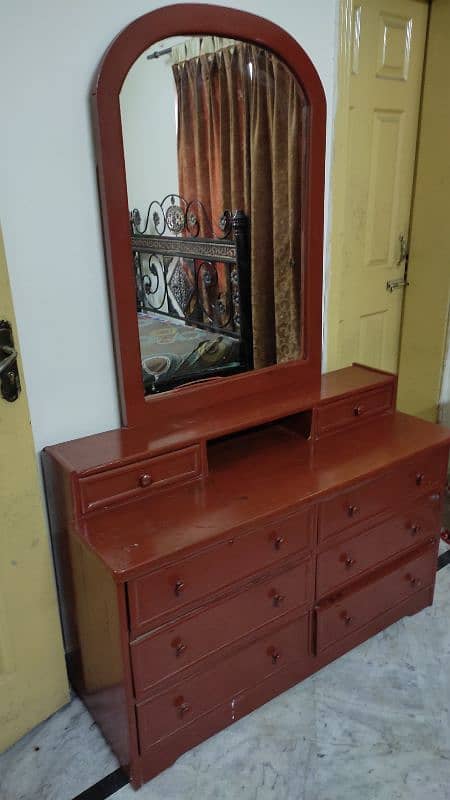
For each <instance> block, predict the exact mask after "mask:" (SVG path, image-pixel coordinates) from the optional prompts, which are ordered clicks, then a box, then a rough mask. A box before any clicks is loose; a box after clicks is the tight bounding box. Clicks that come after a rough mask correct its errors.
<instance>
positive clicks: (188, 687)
mask: <svg viewBox="0 0 450 800" xmlns="http://www.w3.org/2000/svg"><path fill="white" fill-rule="evenodd" d="M272 627H273V626H272ZM308 640H309V616H308V615H305V616H302V617H301V618H300V619H296V620H295V621H294V622H290V623H289V624H287V625H285V626H283V627H278V626H277V627H276V628H275V629H274V630H272V631H271V632H270V633H267V634H266V635H265V636H263V637H261V638H259V639H257V640H256V641H253V642H252V643H251V644H248V645H247V646H245V647H243V648H242V649H241V650H238V651H237V652H235V653H234V654H232V655H230V656H229V657H228V658H225V659H223V660H221V661H220V663H217V664H216V665H215V666H214V667H212V668H211V669H209V670H207V671H204V672H200V673H199V674H197V675H195V676H194V677H192V678H190V679H189V680H186V681H182V682H181V683H179V684H177V686H174V687H173V688H172V689H170V690H169V691H167V692H164V693H162V694H160V695H158V696H157V697H154V698H153V699H151V700H147V701H145V702H142V703H139V704H138V705H137V706H136V711H137V720H138V730H139V743H140V749H141V752H144V751H145V750H146V748H148V747H150V746H151V745H152V744H154V743H155V742H156V741H158V740H159V739H162V738H163V737H165V736H168V735H169V734H171V733H172V732H173V731H176V730H177V729H179V728H182V727H183V726H184V725H187V724H188V723H190V722H191V721H192V720H194V719H196V717H199V716H200V715H202V714H205V713H206V712H207V711H209V710H210V709H212V708H214V707H215V706H218V705H220V704H221V703H223V702H225V701H226V700H228V699H229V698H232V697H233V696H234V695H235V694H237V693H238V692H241V691H242V690H244V689H247V688H248V687H251V686H254V685H255V684H256V683H258V681H262V680H264V678H266V677H267V676H268V675H271V674H272V673H274V672H275V671H276V670H278V669H281V668H282V667H284V666H286V665H287V664H289V663H290V662H294V661H301V660H302V659H303V660H305V662H306V661H307V660H308V658H309V647H308Z"/></svg>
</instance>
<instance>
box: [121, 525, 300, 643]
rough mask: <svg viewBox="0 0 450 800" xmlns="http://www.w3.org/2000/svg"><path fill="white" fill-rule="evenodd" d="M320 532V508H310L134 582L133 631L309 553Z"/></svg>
mask: <svg viewBox="0 0 450 800" xmlns="http://www.w3.org/2000/svg"><path fill="white" fill-rule="evenodd" d="M314 533H315V509H309V510H307V511H303V512H300V513H296V514H292V515H291V516H289V517H285V518H282V519H279V520H277V521H276V522H274V523H272V524H271V525H266V526H263V527H261V528H260V529H259V530H257V531H253V532H251V533H248V534H246V535H244V536H239V537H236V538H230V539H229V540H227V541H226V542H221V543H220V544H219V545H217V546H215V547H211V548H209V549H208V550H206V551H203V552H202V553H200V554H199V555H196V556H192V557H190V558H187V559H185V560H183V561H179V562H178V563H175V564H172V565H170V566H168V567H164V568H162V569H160V570H158V571H155V572H153V573H150V574H149V575H145V576H143V577H142V578H137V579H136V580H134V581H131V582H130V583H129V585H128V598H129V608H130V623H131V630H132V632H133V633H137V632H139V631H143V630H144V629H145V628H147V629H148V627H149V622H150V621H152V620H155V619H156V618H159V617H161V615H164V614H167V613H171V614H174V613H178V612H181V611H182V610H183V611H184V609H185V606H187V605H188V604H190V603H195V602H198V601H199V600H201V599H202V598H204V597H206V596H207V595H209V594H211V593H212V592H215V591H217V590H219V589H223V588H224V587H226V586H229V585H230V584H232V583H234V582H235V581H238V580H241V579H244V578H247V577H248V576H251V575H253V574H254V573H256V572H258V571H259V570H263V569H268V568H270V569H272V568H273V566H274V565H276V564H277V563H280V562H281V561H282V560H283V559H285V558H286V557H287V556H292V555H294V554H295V553H301V552H305V553H306V552H308V551H309V550H311V547H312V542H313V536H314ZM155 624H156V623H155ZM158 624H160V623H158Z"/></svg>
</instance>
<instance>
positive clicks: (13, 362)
mask: <svg viewBox="0 0 450 800" xmlns="http://www.w3.org/2000/svg"><path fill="white" fill-rule="evenodd" d="M19 392H20V378H19V371H18V368H17V351H16V349H15V347H14V341H13V336H12V329H11V325H10V323H9V322H6V320H0V395H1V397H3V399H4V400H7V401H8V403H13V402H14V400H17V398H18V397H19Z"/></svg>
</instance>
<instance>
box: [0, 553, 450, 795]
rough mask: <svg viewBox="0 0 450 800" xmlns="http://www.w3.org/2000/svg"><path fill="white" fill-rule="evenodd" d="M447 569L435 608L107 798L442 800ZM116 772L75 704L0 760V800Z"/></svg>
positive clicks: (446, 747) (447, 767)
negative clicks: (141, 782) (136, 786)
mask: <svg viewBox="0 0 450 800" xmlns="http://www.w3.org/2000/svg"><path fill="white" fill-rule="evenodd" d="M449 597H450V567H445V568H444V569H442V570H441V571H440V572H439V573H438V578H437V587H436V597H435V603H434V605H433V607H432V608H429V609H426V610H425V611H423V612H422V613H420V614H418V615H417V616H415V617H412V618H407V619H404V620H402V621H401V622H399V623H397V624H396V625H393V626H392V627H391V628H389V629H388V630H386V631H384V632H383V633H381V634H379V635H378V636H376V637H375V638H374V639H371V640H370V641H369V642H366V643H365V644H364V645H361V646H360V647H358V648H357V649H356V650H354V651H353V652H351V653H348V654H347V655H346V656H344V657H343V658H341V659H340V660H339V661H337V662H335V663H333V664H331V665H330V666H328V667H326V669H324V670H322V672H320V673H319V674H317V675H314V676H313V677H311V678H309V679H308V680H306V681H305V682H303V683H302V684H300V685H298V686H296V687H294V688H293V689H290V690H289V691H288V692H285V693H284V694H283V695H281V696H280V697H278V698H276V699H275V700H272V702H270V703H268V704H267V705H265V706H264V707H263V708H260V709H258V710H257V711H255V712H254V713H253V714H251V715H250V716H248V717H247V718H245V719H243V720H241V721H239V722H237V723H236V724H235V725H233V726H232V727H231V728H228V729H227V730H226V731H223V732H222V733H220V734H218V735H217V736H215V737H213V738H212V739H210V740H209V741H207V742H205V743H203V744H202V745H201V746H199V747H197V748H196V749H195V750H193V751H191V752H190V753H187V754H186V755H184V756H182V757H181V758H180V759H179V760H178V761H177V763H176V764H175V765H174V766H173V767H172V768H171V769H169V770H167V771H166V772H164V773H162V774H161V775H160V776H159V777H157V778H156V779H154V780H153V781H152V782H151V783H149V784H147V785H146V786H144V787H143V788H142V789H141V790H140V792H139V794H138V795H136V794H135V793H134V792H133V790H132V789H131V787H130V786H129V785H127V786H125V787H123V788H122V789H120V790H119V791H118V792H116V793H115V794H114V795H113V798H114V800H131V798H134V797H136V798H139V800H194V798H196V800H197V799H198V798H200V799H201V800H237V798H239V800H269V799H270V800H275V798H276V800H450V738H449V733H450V674H449V664H450V620H449V614H448V600H449ZM116 768H117V762H116V760H115V758H114V757H113V756H112V754H111V753H110V751H109V749H108V747H107V745H106V744H105V742H104V740H103V738H102V736H101V735H100V733H99V732H98V730H97V728H96V726H95V724H94V723H93V722H92V720H91V718H90V716H89V714H88V713H87V711H86V710H85V709H84V707H83V706H82V704H81V703H80V701H79V700H78V699H77V698H75V699H73V701H72V703H71V704H70V705H69V706H67V707H66V708H64V709H62V710H61V711H59V712H58V713H57V714H55V715H54V716H53V717H52V718H51V719H49V720H47V722H44V723H43V724H42V725H40V726H39V727H38V728H36V729H35V730H34V731H32V732H31V733H30V734H28V735H27V736H26V737H25V738H24V739H22V740H21V741H20V742H18V744H16V745H15V746H14V747H12V748H11V749H10V750H9V751H7V752H6V753H4V754H3V755H2V756H0V798H1V800H35V798H39V800H41V799H42V800H71V798H73V797H74V796H76V795H77V794H79V793H80V792H82V791H83V790H84V789H86V788H88V787H89V786H91V785H92V784H93V783H95V782H96V781H98V780H99V779H100V778H102V777H103V776H104V775H107V774H108V773H110V772H112V771H113V770H115V769H116Z"/></svg>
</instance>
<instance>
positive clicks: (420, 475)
mask: <svg viewBox="0 0 450 800" xmlns="http://www.w3.org/2000/svg"><path fill="white" fill-rule="evenodd" d="M424 480H425V473H424V472H416V484H417V486H422V484H423V482H424Z"/></svg>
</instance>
